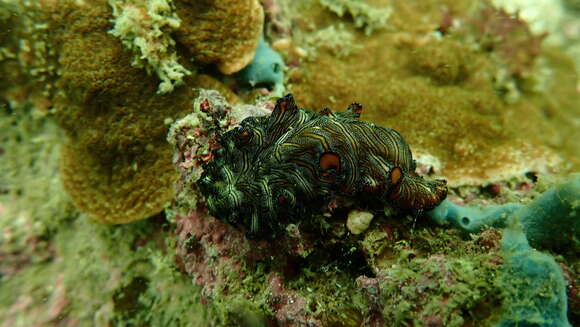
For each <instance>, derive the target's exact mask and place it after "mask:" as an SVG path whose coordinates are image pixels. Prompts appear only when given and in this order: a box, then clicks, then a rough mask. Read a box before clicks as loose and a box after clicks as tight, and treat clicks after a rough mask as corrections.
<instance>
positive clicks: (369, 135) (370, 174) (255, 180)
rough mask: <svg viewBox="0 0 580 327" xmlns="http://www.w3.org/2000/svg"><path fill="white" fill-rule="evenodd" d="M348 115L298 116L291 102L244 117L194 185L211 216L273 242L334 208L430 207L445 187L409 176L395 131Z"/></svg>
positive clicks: (407, 153)
mask: <svg viewBox="0 0 580 327" xmlns="http://www.w3.org/2000/svg"><path fill="white" fill-rule="evenodd" d="M361 111H362V106H361V105H360V104H357V103H353V104H351V105H350V106H349V108H348V110H347V111H346V112H340V113H333V112H332V111H331V110H330V109H328V108H325V109H323V110H322V111H320V112H319V113H314V112H312V111H309V110H306V109H299V108H298V107H297V106H296V104H295V102H294V98H293V97H292V95H291V94H289V95H286V96H285V97H282V98H280V99H278V101H277V103H276V107H275V109H274V111H273V113H272V115H270V116H269V117H249V118H247V119H245V120H244V121H242V123H241V126H239V127H237V128H235V129H233V130H231V131H229V132H227V133H226V134H224V135H223V136H222V137H221V139H220V144H219V145H220V146H221V147H220V148H219V149H216V150H214V151H213V152H212V154H213V156H214V157H215V159H214V160H213V161H212V162H211V163H209V164H207V165H205V166H204V173H203V175H202V176H201V178H200V180H199V182H198V185H199V187H200V190H201V191H202V193H203V194H204V195H205V196H206V197H207V206H208V209H209V211H210V213H211V214H212V215H214V216H216V217H218V218H220V219H222V220H226V221H228V222H230V223H231V224H234V225H237V226H243V227H245V228H246V229H247V231H248V232H249V233H250V235H253V236H256V235H267V233H268V232H273V233H274V234H276V233H277V232H278V231H280V230H281V229H283V228H284V227H285V226H286V225H287V224H288V223H290V222H296V221H298V220H300V219H307V218H308V217H309V216H311V215H312V214H313V213H315V212H317V211H318V212H320V211H321V208H323V207H328V205H329V204H330V203H331V202H333V201H342V200H346V199H356V200H359V201H360V203H362V204H363V205H364V206H367V207H370V208H378V207H377V205H379V204H385V203H391V204H393V205H394V206H396V207H399V208H402V209H414V210H423V209H430V208H433V207H435V206H436V205H437V204H439V202H441V200H443V199H444V198H445V196H446V195H447V188H446V186H445V182H444V181H441V180H438V181H425V180H423V179H422V178H421V177H419V176H418V175H417V174H416V173H415V163H414V161H413V159H412V155H411V150H410V149H409V146H408V145H407V144H406V143H405V141H404V139H403V137H402V136H401V135H400V134H399V133H397V132H396V131H394V130H392V129H388V128H384V127H380V126H377V125H374V124H372V123H367V122H362V121H359V120H358V118H359V116H360V113H361Z"/></svg>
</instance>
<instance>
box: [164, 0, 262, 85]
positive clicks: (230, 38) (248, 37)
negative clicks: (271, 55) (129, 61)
mask: <svg viewBox="0 0 580 327" xmlns="http://www.w3.org/2000/svg"><path fill="white" fill-rule="evenodd" d="M174 4H175V12H176V13H177V16H179V18H180V19H181V20H182V24H181V25H180V27H179V29H178V30H177V31H176V33H175V38H176V39H177V41H178V42H179V44H181V45H183V46H184V47H185V48H187V49H188V50H189V53H190V54H191V56H193V58H194V59H195V60H196V61H199V62H200V63H203V64H216V65H217V66H218V68H219V70H220V71H221V72H222V73H224V74H232V73H235V72H238V71H240V70H241V69H242V68H244V67H245V66H246V65H248V64H249V63H250V62H251V61H252V59H253V58H254V56H255V53H256V49H257V47H258V42H259V40H260V38H261V36H262V30H263V24H264V12H263V9H262V6H261V5H260V2H259V1H258V0H203V1H199V0H179V1H175V2H174ZM217 35H219V37H216V36H217Z"/></svg>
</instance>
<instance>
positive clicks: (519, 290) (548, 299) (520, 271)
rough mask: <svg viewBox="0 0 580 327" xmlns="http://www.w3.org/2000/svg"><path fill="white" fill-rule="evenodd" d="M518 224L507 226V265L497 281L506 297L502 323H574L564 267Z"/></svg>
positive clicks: (504, 236) (505, 253) (556, 324)
mask: <svg viewBox="0 0 580 327" xmlns="http://www.w3.org/2000/svg"><path fill="white" fill-rule="evenodd" d="M518 225H519V224H517V223H515V224H513V225H511V226H509V227H508V228H506V230H505V231H504V234H503V238H502V256H503V257H504V265H503V266H502V269H501V273H500V274H499V276H498V277H499V278H498V281H497V283H498V285H499V286H500V287H501V288H502V289H503V291H504V293H505V297H506V299H505V300H504V301H503V306H502V307H503V308H502V309H503V310H502V311H503V312H502V319H501V322H500V323H499V324H498V326H500V327H503V326H529V325H532V326H534V325H535V326H563V327H565V326H571V325H570V322H569V321H568V317H567V311H568V308H567V303H566V302H567V301H566V282H565V280H564V276H563V274H562V268H561V267H560V266H559V265H558V263H557V262H556V260H554V258H553V257H552V256H550V255H548V254H545V253H541V252H538V251H536V250H535V249H533V248H532V247H530V245H529V243H528V240H527V239H526V238H527V235H526V234H524V230H523V229H522V228H521V227H522V226H518ZM552 236H553V235H552Z"/></svg>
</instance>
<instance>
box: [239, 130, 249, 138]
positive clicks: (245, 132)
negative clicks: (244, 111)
mask: <svg viewBox="0 0 580 327" xmlns="http://www.w3.org/2000/svg"><path fill="white" fill-rule="evenodd" d="M240 136H241V137H248V136H250V133H249V132H248V131H243V132H241V133H240Z"/></svg>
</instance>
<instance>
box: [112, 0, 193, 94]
mask: <svg viewBox="0 0 580 327" xmlns="http://www.w3.org/2000/svg"><path fill="white" fill-rule="evenodd" d="M109 5H110V6H111V7H112V8H113V17H114V19H113V23H114V24H115V25H114V27H113V29H112V30H111V31H110V33H111V34H113V35H114V36H116V37H118V38H119V39H120V40H121V42H122V43H123V45H124V46H125V47H127V48H128V49H129V50H131V51H132V52H133V53H134V54H135V57H134V58H133V62H132V65H133V66H135V67H140V68H145V69H146V70H147V72H148V73H149V74H151V73H153V72H154V73H155V74H157V76H158V77H159V79H160V80H161V83H160V84H159V88H158V90H157V92H158V93H169V92H172V91H173V89H174V88H175V86H178V85H180V84H182V83H183V77H185V76H186V75H189V74H191V72H190V71H189V70H187V69H186V68H185V67H183V66H182V65H181V64H180V63H179V62H178V61H177V54H176V52H175V49H174V47H175V41H174V40H173V38H172V37H171V32H173V31H175V30H177V28H179V25H180V24H181V20H180V19H179V17H177V14H176V13H175V12H174V11H173V6H172V4H171V1H170V0H109Z"/></svg>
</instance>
